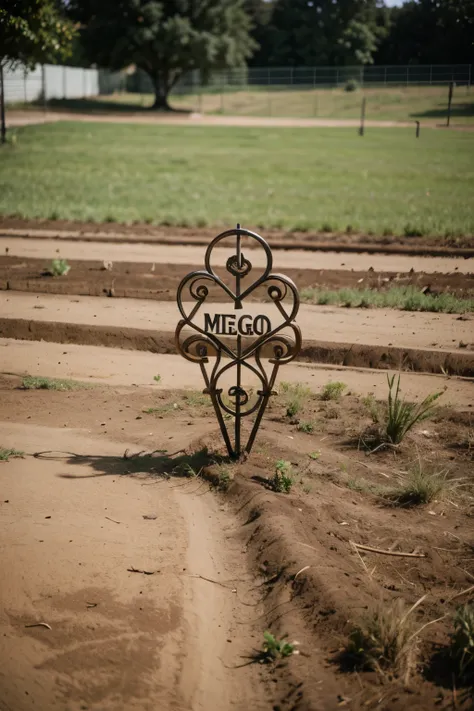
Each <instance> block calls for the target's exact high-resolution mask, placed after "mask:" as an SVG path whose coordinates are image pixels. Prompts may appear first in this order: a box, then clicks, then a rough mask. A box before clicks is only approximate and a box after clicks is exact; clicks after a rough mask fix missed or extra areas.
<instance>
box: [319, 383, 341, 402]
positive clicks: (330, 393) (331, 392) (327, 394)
mask: <svg viewBox="0 0 474 711" xmlns="http://www.w3.org/2000/svg"><path fill="white" fill-rule="evenodd" d="M346 388H347V385H346V384H345V383H341V382H339V381H337V380H336V381H334V382H330V383H327V384H326V385H325V386H324V388H323V391H322V393H321V400H339V399H340V397H341V395H342V393H343V392H344V390H345V389H346Z"/></svg>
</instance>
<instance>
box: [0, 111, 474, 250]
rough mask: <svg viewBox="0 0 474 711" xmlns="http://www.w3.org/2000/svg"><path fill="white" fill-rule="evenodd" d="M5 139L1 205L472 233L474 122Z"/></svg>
mask: <svg viewBox="0 0 474 711" xmlns="http://www.w3.org/2000/svg"><path fill="white" fill-rule="evenodd" d="M13 139H14V140H13V142H10V144H8V145H7V146H5V147H4V148H2V149H0V188H1V189H0V214H4V215H7V214H8V215H12V214H17V215H21V216H24V217H44V218H65V219H77V220H95V221H99V222H103V221H107V220H110V221H112V220H113V221H119V222H131V221H134V220H139V221H149V222H153V223H156V224H171V225H189V226H199V225H201V226H204V225H212V226H216V227H217V226H221V225H226V226H228V225H233V224H234V223H235V222H241V223H242V224H243V225H247V226H250V225H253V226H259V227H277V228H289V229H299V230H307V231H309V230H311V231H313V230H323V231H327V232H329V231H344V230H346V229H347V228H348V227H349V226H350V228H351V229H352V230H354V231H361V232H365V233H373V234H378V235H383V234H387V235H388V234H399V235H408V236H410V235H417V234H427V235H447V234H448V235H470V234H473V233H474V200H473V199H472V196H473V195H474V133H469V132H457V131H456V132H455V131H453V132H448V131H437V130H428V129H427V130H426V131H424V132H423V134H422V136H421V138H420V139H418V140H417V139H416V138H415V134H414V131H411V130H408V129H369V130H368V131H367V133H366V136H365V137H364V138H361V137H359V136H358V135H357V132H356V131H355V130H354V129H343V128H339V129H334V128H327V129H322V128H318V129H293V128H230V127H212V128H210V127H196V126H194V127H193V126H154V125H137V124H105V123H102V124H98V123H97V124H94V123H73V122H71V123H68V122H61V123H56V124H47V125H42V126H30V127H24V128H21V129H18V130H17V131H16V132H14V136H13Z"/></svg>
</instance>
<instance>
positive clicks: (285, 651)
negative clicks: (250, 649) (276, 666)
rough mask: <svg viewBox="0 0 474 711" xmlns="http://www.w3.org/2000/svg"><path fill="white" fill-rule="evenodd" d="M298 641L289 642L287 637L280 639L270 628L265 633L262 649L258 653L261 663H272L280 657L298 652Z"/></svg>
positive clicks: (283, 657)
mask: <svg viewBox="0 0 474 711" xmlns="http://www.w3.org/2000/svg"><path fill="white" fill-rule="evenodd" d="M297 646H298V642H287V640H286V637H282V638H281V639H278V637H275V635H273V634H272V633H271V632H269V631H268V630H267V631H266V632H264V633H263V644H262V651H261V652H259V654H258V655H257V657H258V661H259V662H260V663H261V664H271V663H272V662H276V661H278V660H279V659H285V658H286V657H291V656H292V655H293V654H298V650H297V649H296V647H297Z"/></svg>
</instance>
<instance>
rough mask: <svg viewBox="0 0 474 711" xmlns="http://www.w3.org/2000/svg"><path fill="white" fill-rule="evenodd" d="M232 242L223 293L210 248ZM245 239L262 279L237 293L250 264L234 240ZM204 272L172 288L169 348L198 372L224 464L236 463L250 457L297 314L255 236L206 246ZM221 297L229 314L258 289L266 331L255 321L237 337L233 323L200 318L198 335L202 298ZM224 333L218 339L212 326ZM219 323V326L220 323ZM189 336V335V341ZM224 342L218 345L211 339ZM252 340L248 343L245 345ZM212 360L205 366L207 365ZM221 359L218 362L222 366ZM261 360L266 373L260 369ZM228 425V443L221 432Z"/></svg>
mask: <svg viewBox="0 0 474 711" xmlns="http://www.w3.org/2000/svg"><path fill="white" fill-rule="evenodd" d="M229 237H230V238H232V237H235V254H233V255H232V256H231V257H229V259H227V262H226V265H225V268H226V271H227V272H228V273H229V274H230V275H231V276H232V277H233V278H234V279H235V287H234V288H231V287H230V286H229V285H228V284H227V283H226V282H225V281H224V280H223V279H221V278H220V277H219V276H218V275H217V274H216V272H215V270H214V268H213V266H212V253H213V250H214V248H215V247H216V246H217V245H219V243H220V242H222V240H224V239H226V238H229ZM243 237H248V238H250V239H251V240H254V241H256V242H257V245H256V246H257V247H261V248H262V249H263V251H264V255H265V262H266V264H265V267H264V268H263V273H262V274H261V275H260V276H259V277H258V278H256V279H255V281H254V282H253V283H251V284H249V285H243V284H242V281H243V280H247V281H248V279H246V278H247V277H248V276H249V275H250V273H251V271H252V263H251V262H250V261H249V260H248V259H247V258H246V257H245V256H244V254H243V252H242V238H243ZM204 265H205V269H203V270H198V271H194V272H191V273H190V274H188V275H187V276H185V277H184V279H183V280H182V282H181V284H180V285H179V287H178V292H177V304H178V309H179V311H180V314H181V320H180V321H179V323H178V325H177V328H176V347H177V349H178V351H179V352H180V353H181V355H182V356H183V357H184V358H186V359H187V360H189V361H192V362H194V363H197V364H199V366H200V368H201V372H202V376H203V378H204V383H205V388H204V393H207V394H209V396H210V398H211V400H212V404H213V406H214V410H215V413H216V417H217V420H218V423H219V427H220V429H221V432H222V436H223V438H224V442H225V445H226V447H227V451H228V453H229V455H230V456H231V457H239V456H241V455H242V454H244V453H250V451H251V449H252V446H253V443H254V441H255V437H256V434H257V431H258V428H259V426H260V423H261V420H262V417H263V414H264V412H265V409H266V407H267V404H268V400H269V398H270V396H271V395H272V393H273V392H274V387H275V380H276V377H277V373H278V369H279V367H280V365H284V364H286V363H289V362H290V361H292V360H293V359H294V358H295V357H296V356H297V355H298V352H299V350H300V348H301V331H300V329H299V326H297V325H296V323H294V319H295V317H296V315H297V313H298V309H299V303H300V301H299V294H298V290H297V288H296V286H295V284H294V283H293V281H292V280H291V279H289V278H288V277H286V276H284V275H283V274H276V273H272V267H273V257H272V252H271V249H270V247H269V245H268V243H267V242H266V241H265V240H264V239H263V237H261V236H260V235H258V234H256V233H255V232H251V231H249V230H245V229H242V228H241V227H240V225H237V228H236V229H232V230H227V231H225V232H222V233H221V234H219V235H218V236H217V237H215V238H214V239H213V240H212V242H211V243H210V244H209V246H208V248H207V250H206V254H205V258H204ZM214 288H217V290H221V294H222V296H223V297H224V298H223V299H221V301H223V300H229V301H230V303H231V305H232V306H233V308H234V310H235V311H237V312H238V310H241V309H242V308H243V306H242V304H243V302H244V300H245V299H246V298H247V297H250V296H251V295H252V294H254V292H255V290H256V289H260V292H259V293H261V290H262V289H264V290H265V292H266V296H267V297H268V300H269V301H268V302H269V304H273V305H274V306H275V307H276V311H275V312H274V316H275V317H276V319H277V320H276V321H275V320H274V321H273V322H274V325H273V326H272V325H271V322H270V319H269V318H268V317H267V316H266V315H265V314H262V315H260V314H259V315H257V316H256V317H255V318H254V320H253V327H251V326H250V324H249V323H248V322H247V323H246V330H245V331H244V332H242V330H241V327H240V323H241V322H242V320H243V319H251V317H250V316H243V317H242V318H241V319H240V321H239V326H238V328H236V327H235V325H234V324H235V321H236V318H237V316H231V315H228V314H224V315H222V316H220V315H217V316H214V317H213V320H212V321H211V318H210V317H209V316H208V315H206V316H207V318H208V322H207V325H208V326H209V327H208V328H206V321H205V325H204V327H202V326H201V325H199V324H198V323H197V317H198V314H199V312H200V310H201V309H202V308H203V306H205V305H207V300H208V298H209V295H210V290H211V289H214ZM220 318H222V319H223V323H224V324H226V323H227V324H230V325H228V330H227V331H225V328H224V329H223V330H222V329H221V332H219V328H218V326H219V323H220V322H219V319H220ZM226 319H227V321H226ZM189 329H191V331H192V333H191V334H189ZM221 335H225V336H226V338H225V339H222V338H220V337H219V336H221ZM251 336H253V337H251ZM211 358H215V362H214V364H213V365H211V363H210V359H211ZM224 359H225V360H224ZM264 360H267V361H268V363H269V366H270V367H268V366H267V369H268V372H267V370H266V368H265V365H264V362H263V361H264ZM234 371H235V379H234V382H233V384H232V385H231V386H230V387H227V391H226V389H225V387H224V386H223V384H222V383H223V380H224V378H223V376H224V375H226V374H227V376H229V375H230V374H232V373H233V372H234ZM246 376H249V377H250V379H252V380H254V381H256V382H257V383H258V386H257V389H253V388H251V387H249V386H247V385H245V384H244V381H245V379H246ZM252 415H253V416H254V418H253V422H252V424H251V428H250V433H249V435H248V438H247V441H246V443H243V442H242V419H243V418H246V417H249V418H250V420H249V421H252V417H251V416H252ZM232 418H233V419H234V427H233V436H232V435H231V428H230V427H228V426H227V424H226V423H227V422H228V421H229V420H230V419H232Z"/></svg>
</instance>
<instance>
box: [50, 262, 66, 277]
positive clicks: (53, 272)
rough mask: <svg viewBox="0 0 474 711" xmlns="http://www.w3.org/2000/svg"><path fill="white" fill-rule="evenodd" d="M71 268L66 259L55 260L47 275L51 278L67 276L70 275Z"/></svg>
mask: <svg viewBox="0 0 474 711" xmlns="http://www.w3.org/2000/svg"><path fill="white" fill-rule="evenodd" d="M70 270H71V267H70V266H69V264H68V263H67V261H66V260H65V259H53V260H52V262H51V264H50V265H49V267H48V269H47V273H48V274H49V275H50V276H55V277H56V276H66V274H68V273H69V271H70Z"/></svg>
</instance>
